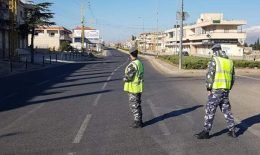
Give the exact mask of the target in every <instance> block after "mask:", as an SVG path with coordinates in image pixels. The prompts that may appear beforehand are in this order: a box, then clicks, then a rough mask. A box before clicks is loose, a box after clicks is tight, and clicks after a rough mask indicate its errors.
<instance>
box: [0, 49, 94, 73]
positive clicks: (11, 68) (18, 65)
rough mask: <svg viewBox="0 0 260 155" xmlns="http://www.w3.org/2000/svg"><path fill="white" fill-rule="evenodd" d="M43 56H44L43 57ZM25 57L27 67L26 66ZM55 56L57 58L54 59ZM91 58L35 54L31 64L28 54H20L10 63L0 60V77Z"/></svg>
mask: <svg viewBox="0 0 260 155" xmlns="http://www.w3.org/2000/svg"><path fill="white" fill-rule="evenodd" d="M43 56H44V57H43ZM26 58H27V67H26ZM56 58H57V60H56ZM43 60H44V63H43ZM87 60H91V58H88V57H84V56H78V57H74V56H73V57H72V56H66V57H65V56H64V54H58V55H57V56H56V55H55V54H35V63H34V64H31V63H30V60H29V59H28V56H21V57H20V61H19V62H18V61H15V62H12V64H10V62H9V61H5V60H0V78H1V77H6V76H11V75H15V74H20V73H25V72H30V71H34V70H40V69H46V68H49V67H56V66H60V65H63V64H68V63H76V62H81V61H87Z"/></svg>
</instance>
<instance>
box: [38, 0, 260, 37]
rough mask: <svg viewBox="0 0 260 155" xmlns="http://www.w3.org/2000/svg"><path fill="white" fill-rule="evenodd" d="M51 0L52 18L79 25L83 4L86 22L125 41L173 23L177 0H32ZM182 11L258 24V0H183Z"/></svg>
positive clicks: (68, 25)
mask: <svg viewBox="0 0 260 155" xmlns="http://www.w3.org/2000/svg"><path fill="white" fill-rule="evenodd" d="M44 1H48V2H52V3H54V4H53V6H52V8H51V9H52V11H53V12H54V13H55V18H54V21H55V22H56V23H57V25H60V26H64V27H66V28H69V29H72V28H74V27H76V26H77V25H80V15H81V5H82V4H84V6H85V13H84V14H85V20H86V23H85V25H86V26H90V27H94V28H96V29H99V30H100V31H101V35H102V37H103V38H104V40H105V41H106V42H115V41H125V40H127V39H129V38H130V36H131V35H132V34H134V35H137V34H139V33H141V32H143V24H144V31H145V32H148V31H156V30H157V11H158V29H159V30H166V29H168V28H171V27H172V26H173V25H174V24H175V23H176V19H175V17H176V15H175V14H176V11H177V9H178V8H179V7H180V0H34V2H35V3H38V2H44ZM184 11H186V12H188V13H189V15H190V17H189V18H188V19H187V21H185V22H186V23H193V22H196V20H197V18H198V17H199V16H200V14H201V13H224V18H225V19H243V20H246V21H247V25H246V26H245V28H248V27H253V26H259V25H260V18H259V15H260V0H247V1H246V0H184Z"/></svg>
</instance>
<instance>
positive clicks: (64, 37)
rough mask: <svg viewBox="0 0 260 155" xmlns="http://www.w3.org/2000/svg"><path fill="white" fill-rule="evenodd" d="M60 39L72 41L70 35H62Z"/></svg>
mask: <svg viewBox="0 0 260 155" xmlns="http://www.w3.org/2000/svg"><path fill="white" fill-rule="evenodd" d="M60 40H66V41H72V39H71V38H70V37H69V36H68V35H60Z"/></svg>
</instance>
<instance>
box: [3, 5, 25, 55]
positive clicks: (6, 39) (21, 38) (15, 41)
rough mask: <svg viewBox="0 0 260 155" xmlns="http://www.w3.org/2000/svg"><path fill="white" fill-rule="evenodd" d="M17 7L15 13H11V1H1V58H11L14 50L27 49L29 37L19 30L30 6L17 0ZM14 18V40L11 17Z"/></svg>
mask: <svg viewBox="0 0 260 155" xmlns="http://www.w3.org/2000/svg"><path fill="white" fill-rule="evenodd" d="M15 4H16V6H15V7H14V8H16V9H14V11H11V8H12V3H11V1H10V0H0V58H2V59H5V58H9V57H10V55H11V52H14V51H12V49H11V48H10V47H11V45H13V46H14V48H15V49H16V48H26V47H27V37H26V36H25V35H24V34H22V33H21V32H20V30H19V27H20V25H22V24H24V20H23V19H24V11H25V8H26V7H29V5H27V4H25V3H24V2H22V1H20V0H16V3H15ZM12 15H13V17H14V19H13V22H14V27H13V32H14V33H13V34H12V35H13V38H12V36H11V29H12V27H11V23H12V21H11V19H12V18H11V17H12Z"/></svg>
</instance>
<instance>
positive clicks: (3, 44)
mask: <svg viewBox="0 0 260 155" xmlns="http://www.w3.org/2000/svg"><path fill="white" fill-rule="evenodd" d="M8 8H9V5H8V0H0V54H1V55H0V57H2V58H5V57H6V56H7V55H8V45H9V44H8V30H9V13H8Z"/></svg>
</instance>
